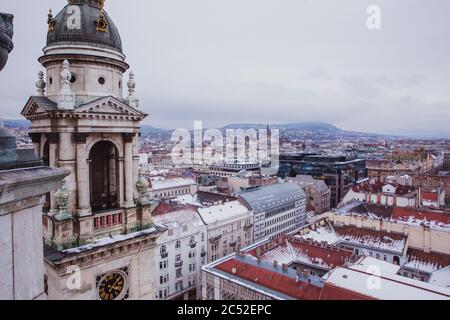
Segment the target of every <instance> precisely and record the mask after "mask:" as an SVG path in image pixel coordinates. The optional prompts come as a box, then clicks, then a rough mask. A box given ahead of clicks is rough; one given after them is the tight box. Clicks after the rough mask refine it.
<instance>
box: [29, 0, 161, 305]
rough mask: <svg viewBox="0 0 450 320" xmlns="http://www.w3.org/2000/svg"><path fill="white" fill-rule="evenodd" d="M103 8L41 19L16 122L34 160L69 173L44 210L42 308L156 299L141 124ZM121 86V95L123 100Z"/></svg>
mask: <svg viewBox="0 0 450 320" xmlns="http://www.w3.org/2000/svg"><path fill="white" fill-rule="evenodd" d="M104 2H105V1H104V0H70V1H68V4H67V5H66V6H65V7H64V8H63V9H62V11H60V12H59V13H58V14H57V15H55V16H54V15H53V13H52V12H51V11H50V12H49V15H48V35H47V43H46V46H45V48H44V50H43V55H42V56H41V57H40V58H39V62H40V63H41V64H42V66H43V68H44V69H45V73H44V72H42V71H41V72H39V74H38V81H37V83H36V87H37V95H36V96H32V97H30V98H29V100H28V102H27V103H26V105H25V107H24V109H23V111H22V115H23V116H24V117H25V118H27V119H28V120H30V121H31V129H30V136H31V138H32V141H33V146H34V149H35V152H36V154H37V155H39V157H40V158H41V159H42V160H43V162H44V164H45V165H47V166H50V167H58V168H63V169H67V170H68V171H70V175H69V176H68V177H67V178H66V180H65V184H64V186H63V187H62V188H61V189H60V190H58V192H56V193H49V194H48V195H47V197H46V203H45V205H44V216H43V221H44V241H45V248H44V251H45V252H44V253H45V266H46V290H47V294H48V297H49V299H102V300H118V299H153V298H154V297H155V292H154V283H153V282H154V276H153V268H154V252H153V250H154V246H155V241H156V239H157V237H158V235H159V232H158V231H157V230H156V228H155V227H154V224H153V221H152V217H151V213H152V210H153V209H154V206H153V204H152V203H151V202H149V201H148V200H147V199H146V197H145V193H146V191H147V188H148V185H147V184H148V182H147V181H146V180H145V179H143V178H140V174H139V154H138V139H139V131H140V123H141V121H142V120H143V119H144V118H145V117H146V116H147V115H146V114H144V113H143V112H142V111H140V109H139V101H138V99H137V98H136V97H135V93H134V92H135V80H134V74H133V73H132V72H130V73H129V78H128V81H126V83H125V80H124V74H125V72H126V71H127V70H128V69H129V66H128V64H127V63H126V62H125V55H124V54H123V51H122V42H121V38H120V35H119V32H118V30H117V28H116V26H115V25H114V23H113V21H112V20H111V18H110V17H109V16H108V14H107V13H106V12H105V10H104ZM124 87H127V89H128V94H127V95H125V96H124V95H123V94H122V92H123V89H124Z"/></svg>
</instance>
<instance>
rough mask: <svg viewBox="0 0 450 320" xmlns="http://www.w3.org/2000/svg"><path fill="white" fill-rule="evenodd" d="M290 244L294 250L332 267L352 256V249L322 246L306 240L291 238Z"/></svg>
mask: <svg viewBox="0 0 450 320" xmlns="http://www.w3.org/2000/svg"><path fill="white" fill-rule="evenodd" d="M290 244H291V245H292V247H293V248H294V249H296V251H297V250H298V251H299V252H300V253H302V254H304V255H307V256H308V257H309V258H311V259H312V260H313V259H321V260H322V261H323V262H325V263H326V264H327V265H329V266H333V267H337V266H342V265H344V264H345V263H346V262H347V261H348V260H349V259H350V258H351V257H352V256H353V251H350V250H345V249H338V248H332V247H324V246H320V245H318V244H310V243H308V242H306V241H300V240H293V241H290Z"/></svg>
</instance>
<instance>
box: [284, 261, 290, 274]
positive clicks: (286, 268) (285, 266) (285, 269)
mask: <svg viewBox="0 0 450 320" xmlns="http://www.w3.org/2000/svg"><path fill="white" fill-rule="evenodd" d="M288 270H289V267H288V265H287V264H285V263H283V271H285V272H287V271H288Z"/></svg>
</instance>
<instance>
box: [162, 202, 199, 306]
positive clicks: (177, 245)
mask: <svg viewBox="0 0 450 320" xmlns="http://www.w3.org/2000/svg"><path fill="white" fill-rule="evenodd" d="M160 206H162V207H163V208H161V207H158V208H157V209H156V210H155V212H154V221H155V224H156V225H157V227H159V228H164V229H165V231H164V232H163V233H162V234H161V236H160V237H159V238H158V240H157V243H156V249H155V268H154V270H155V274H154V275H155V292H156V297H155V298H156V299H157V300H167V299H183V300H194V299H200V297H201V268H202V266H203V265H205V264H206V262H207V261H206V248H207V244H206V241H207V235H206V232H207V230H206V225H205V224H204V223H203V221H202V219H201V218H200V216H199V215H198V212H197V210H196V209H195V208H194V207H192V206H173V207H171V206H170V205H167V204H161V205H160Z"/></svg>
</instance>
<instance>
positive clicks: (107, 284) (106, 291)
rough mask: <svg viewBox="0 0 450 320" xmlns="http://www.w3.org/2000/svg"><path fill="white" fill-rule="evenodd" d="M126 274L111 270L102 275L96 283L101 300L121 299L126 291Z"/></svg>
mask: <svg viewBox="0 0 450 320" xmlns="http://www.w3.org/2000/svg"><path fill="white" fill-rule="evenodd" d="M126 285H127V280H126V275H125V274H124V273H122V272H111V273H108V274H106V275H105V276H103V277H102V278H101V279H100V281H99V283H98V295H99V297H100V299H102V300H121V299H123V297H124V295H125V291H126Z"/></svg>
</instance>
